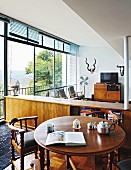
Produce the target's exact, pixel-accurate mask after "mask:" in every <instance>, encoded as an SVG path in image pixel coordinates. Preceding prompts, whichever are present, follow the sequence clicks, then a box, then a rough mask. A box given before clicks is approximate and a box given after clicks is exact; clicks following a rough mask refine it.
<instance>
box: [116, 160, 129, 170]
mask: <svg viewBox="0 0 131 170" xmlns="http://www.w3.org/2000/svg"><path fill="white" fill-rule="evenodd" d="M117 167H118V168H119V169H120V170H131V159H126V160H123V161H120V162H118V164H117Z"/></svg>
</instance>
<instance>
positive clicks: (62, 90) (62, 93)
mask: <svg viewBox="0 0 131 170" xmlns="http://www.w3.org/2000/svg"><path fill="white" fill-rule="evenodd" d="M57 92H58V97H59V98H64V99H68V97H67V96H66V94H65V91H64V89H63V88H62V89H59V90H58V91H57Z"/></svg>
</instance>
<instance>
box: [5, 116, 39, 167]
mask: <svg viewBox="0 0 131 170" xmlns="http://www.w3.org/2000/svg"><path fill="white" fill-rule="evenodd" d="M37 119H38V117H37V116H32V117H23V118H14V119H12V120H11V121H10V122H9V125H8V127H9V128H10V130H11V164H12V170H14V169H15V160H16V159H18V158H20V168H19V169H20V170H24V156H26V155H28V154H30V153H32V152H34V153H35V158H37V151H38V145H37V143H36V142H35V139H34V129H35V128H36V127H37ZM28 123H30V126H29V125H28ZM15 150H16V151H17V152H18V154H17V155H18V156H16V154H15Z"/></svg>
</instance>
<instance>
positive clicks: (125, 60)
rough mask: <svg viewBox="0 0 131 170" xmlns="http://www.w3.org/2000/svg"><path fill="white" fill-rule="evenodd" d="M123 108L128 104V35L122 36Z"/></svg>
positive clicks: (126, 107)
mask: <svg viewBox="0 0 131 170" xmlns="http://www.w3.org/2000/svg"><path fill="white" fill-rule="evenodd" d="M124 69H125V70H124V72H125V73H124V109H128V106H129V54H128V37H127V36H125V37H124Z"/></svg>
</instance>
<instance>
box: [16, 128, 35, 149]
mask: <svg viewBox="0 0 131 170" xmlns="http://www.w3.org/2000/svg"><path fill="white" fill-rule="evenodd" d="M17 142H18V145H20V135H17ZM35 144H36V143H35V139H34V131H31V132H26V133H24V147H25V148H26V147H29V146H33V145H35Z"/></svg>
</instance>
